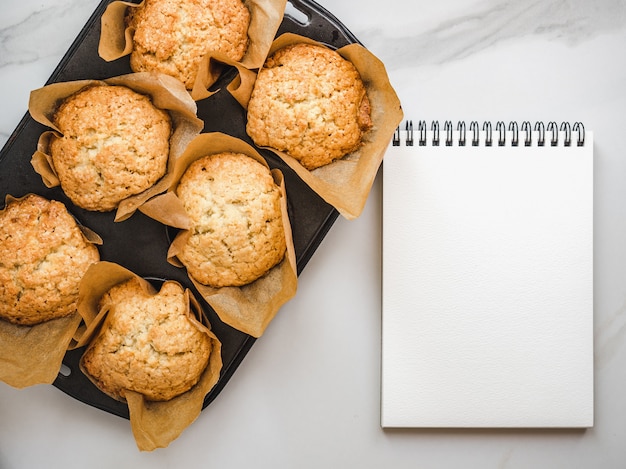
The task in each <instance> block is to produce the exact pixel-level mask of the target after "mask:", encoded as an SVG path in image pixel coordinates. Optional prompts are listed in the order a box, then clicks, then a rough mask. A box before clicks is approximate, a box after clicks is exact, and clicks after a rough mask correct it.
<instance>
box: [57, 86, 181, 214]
mask: <svg viewBox="0 0 626 469" xmlns="http://www.w3.org/2000/svg"><path fill="white" fill-rule="evenodd" d="M53 122H54V124H55V126H56V127H57V128H58V129H59V131H60V132H61V134H62V135H61V137H59V138H55V139H52V141H51V143H50V148H49V153H50V156H51V158H52V163H53V165H54V169H55V171H56V173H57V176H58V178H59V181H60V184H61V187H62V189H63V191H64V192H65V193H66V195H67V196H68V197H69V198H70V199H71V200H72V202H73V203H74V204H75V205H77V206H79V207H82V208H84V209H87V210H92V211H101V212H106V211H110V210H113V209H114V208H116V207H117V206H118V205H119V203H120V202H121V201H122V200H124V199H126V198H128V197H130V196H132V195H135V194H139V193H141V192H143V191H144V190H146V189H148V188H149V187H151V186H152V185H154V183H155V182H157V181H158V180H159V179H160V178H161V177H162V176H163V175H164V174H165V172H166V169H167V161H168V157H169V149H170V135H171V132H172V123H171V118H170V116H169V114H168V113H167V112H166V111H164V110H162V109H159V108H157V107H155V106H154V105H153V104H152V101H151V100H150V98H149V97H148V96H145V95H143V94H140V93H137V92H135V91H133V90H131V89H130V88H127V87H125V86H107V85H101V86H90V87H86V88H84V89H82V90H80V91H79V92H77V93H75V94H73V95H71V96H70V97H68V98H66V99H65V100H64V101H63V102H62V103H61V105H60V106H59V108H58V109H57V111H56V113H55V115H54V119H53Z"/></svg>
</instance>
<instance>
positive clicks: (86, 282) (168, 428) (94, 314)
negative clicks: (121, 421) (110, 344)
mask: <svg viewBox="0 0 626 469" xmlns="http://www.w3.org/2000/svg"><path fill="white" fill-rule="evenodd" d="M131 278H136V279H137V280H138V281H139V282H140V284H141V286H142V287H143V288H144V290H145V291H146V292H148V293H149V294H151V295H154V294H156V293H157V291H156V290H155V288H154V287H153V286H152V285H151V284H150V282H148V281H147V280H145V279H143V278H141V277H139V276H137V275H136V274H134V273H133V272H131V271H129V270H127V269H126V268H124V267H122V266H120V265H118V264H114V263H112V262H98V263H96V264H93V265H92V266H91V267H90V268H89V270H88V271H87V273H86V274H85V276H84V277H83V281H82V282H81V287H80V297H79V303H78V311H79V313H80V316H81V317H82V319H83V320H84V321H85V324H86V325H87V329H86V330H85V332H84V334H83V335H82V337H80V339H79V342H78V345H77V346H79V347H81V346H84V345H87V348H86V350H88V349H89V347H90V346H91V345H90V344H92V343H93V340H94V339H95V338H96V337H97V336H98V334H99V333H100V331H101V329H102V328H101V325H103V324H105V322H106V321H107V318H108V313H109V310H107V309H102V310H99V308H98V302H99V301H100V298H101V297H102V295H103V294H104V293H106V292H107V291H108V290H109V289H111V288H112V287H113V286H115V285H118V284H120V283H122V282H124V281H126V280H130V279H131ZM168 282H174V281H172V280H168ZM174 283H178V282H174ZM185 294H186V295H187V296H188V298H189V310H188V312H187V314H188V317H189V320H190V321H191V322H192V324H194V325H195V326H196V327H197V328H198V329H199V330H201V331H202V332H204V333H205V334H206V335H207V336H208V337H210V338H211V347H212V348H211V355H210V356H209V363H208V365H207V367H206V369H205V371H204V372H203V373H202V376H201V377H200V381H199V382H198V383H197V384H196V385H195V386H193V387H192V388H191V389H190V390H189V391H187V392H185V393H183V394H181V395H179V396H177V397H175V398H173V399H171V400H169V401H163V402H153V401H147V400H146V399H144V397H143V395H142V394H140V393H137V392H133V391H126V401H125V402H126V403H127V404H128V411H129V416H130V425H131V429H132V431H133V435H134V437H135V442H136V444H137V447H138V448H139V449H140V450H142V451H152V450H154V449H156V448H164V447H166V446H167V445H169V444H170V443H171V442H172V441H173V440H175V439H176V438H178V436H179V435H180V434H181V433H182V432H183V431H184V430H185V428H187V427H188V426H189V425H191V423H192V422H193V421H194V420H195V419H196V418H198V416H199V415H200V412H201V411H202V405H203V403H204V398H205V396H206V395H207V394H208V393H209V391H210V390H211V389H212V388H213V386H215V383H217V381H218V379H219V376H220V371H221V369H222V356H221V347H222V344H221V342H220V341H219V339H218V338H217V337H216V336H215V334H213V332H211V329H210V324H209V322H208V320H207V319H206V317H205V316H204V313H203V312H202V309H201V308H200V305H199V304H198V302H197V301H196V299H195V298H194V297H193V295H192V294H191V292H190V291H189V289H185ZM80 367H81V371H82V372H83V373H84V374H85V376H87V378H89V379H90V380H91V381H92V382H94V381H93V380H92V378H91V377H90V376H89V374H87V373H86V372H85V370H84V368H83V361H82V358H81V361H80ZM94 384H96V383H95V382H94ZM111 397H113V398H115V397H114V396H111Z"/></svg>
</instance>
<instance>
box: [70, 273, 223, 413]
mask: <svg viewBox="0 0 626 469" xmlns="http://www.w3.org/2000/svg"><path fill="white" fill-rule="evenodd" d="M188 301H189V299H188V297H187V295H186V294H185V292H184V290H183V288H182V287H181V286H180V285H179V284H178V283H175V282H165V283H164V284H163V286H162V287H161V290H160V291H159V292H158V293H156V294H154V295H150V294H149V293H148V292H146V291H145V290H144V289H143V288H142V287H141V285H140V284H139V281H138V280H137V279H135V278H133V279H131V280H128V281H126V282H123V283H121V284H119V285H116V286H114V287H113V288H111V289H110V290H109V291H108V292H107V293H105V294H104V295H103V296H102V298H101V299H100V305H99V306H100V309H103V308H106V309H108V315H107V318H106V320H105V322H104V323H103V326H102V331H101V332H100V334H99V335H98V336H97V337H96V338H95V339H94V341H93V343H92V344H90V345H89V347H88V348H87V351H86V352H85V354H84V355H83V358H82V366H83V368H84V369H85V371H86V372H87V374H88V375H89V376H90V377H91V378H92V379H94V380H95V382H96V383H97V386H98V387H99V388H100V389H102V391H104V392H105V393H107V394H108V395H110V396H113V397H115V398H116V399H124V392H125V390H131V391H135V392H138V393H141V394H143V395H144V396H145V397H146V399H148V400H150V401H166V400H170V399H172V398H174V397H176V396H178V395H180V394H182V393H184V392H186V391H188V390H189V389H191V388H192V387H193V386H194V385H195V384H196V383H197V382H198V380H199V379H200V376H201V374H202V373H203V371H204V369H205V368H206V366H207V364H208V361H209V355H210V354H211V341H210V338H209V336H208V335H207V334H206V333H204V332H203V331H202V330H200V328H199V327H198V325H197V324H195V323H193V322H192V321H191V320H190V319H189V317H188V316H187V311H188Z"/></svg>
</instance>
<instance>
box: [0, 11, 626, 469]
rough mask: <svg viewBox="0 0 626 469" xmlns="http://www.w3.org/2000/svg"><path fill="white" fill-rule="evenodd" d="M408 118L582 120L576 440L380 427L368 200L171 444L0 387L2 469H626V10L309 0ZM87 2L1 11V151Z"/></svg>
mask: <svg viewBox="0 0 626 469" xmlns="http://www.w3.org/2000/svg"><path fill="white" fill-rule="evenodd" d="M320 3H321V4H322V5H323V6H324V7H325V8H326V9H328V10H329V11H331V12H333V13H334V14H335V15H336V16H337V17H338V18H339V19H341V20H342V22H343V23H344V24H345V25H346V26H347V27H348V28H350V29H351V31H352V32H353V33H354V34H355V35H356V36H357V37H358V38H359V39H360V40H361V41H362V42H363V43H364V44H365V45H366V46H368V47H369V48H370V49H371V50H372V51H373V52H374V53H375V54H376V55H377V56H378V57H380V58H381V59H382V60H383V61H384V62H385V64H386V65H387V68H388V71H389V74H390V77H391V80H392V83H393V85H394V86H395V88H396V90H397V92H398V94H399V96H400V98H401V100H402V103H403V107H404V110H405V113H406V114H407V116H408V117H411V118H413V119H426V120H431V119H440V120H444V119H451V120H453V121H456V120H461V119H463V120H468V121H469V120H479V121H481V120H493V121H495V120H504V121H508V120H516V121H520V122H521V121H523V120H530V121H536V120H544V121H548V120H554V121H557V122H560V121H563V120H567V121H577V120H579V121H582V122H584V124H585V126H586V127H587V128H588V129H593V130H594V137H595V155H596V164H595V171H596V173H595V187H596V191H595V225H594V228H595V336H594V337H595V373H596V375H595V394H596V397H595V409H596V410H595V412H596V423H595V426H594V428H592V429H589V430H587V431H584V432H582V431H533V430H523V431H521V430H520V431H518V430H510V431H496V430H493V431H491V430H482V431H472V430H466V431H461V430H438V431H430V430H414V431H383V430H381V428H380V426H379V403H380V396H379V392H380V384H379V379H380V371H379V366H380V300H381V298H380V281H381V278H380V276H381V274H380V242H381V226H380V217H381V190H380V178H378V179H377V181H376V183H375V186H374V188H373V191H372V193H371V196H370V198H369V200H368V203H367V206H366V208H365V211H364V213H363V214H362V216H361V217H360V218H359V219H357V220H355V221H352V222H347V221H345V220H342V219H340V220H338V222H337V223H336V224H335V226H334V227H333V229H332V230H331V232H330V233H329V235H328V236H327V237H326V238H325V240H324V241H323V243H322V245H321V246H320V248H319V250H318V251H317V252H316V254H315V255H314V257H313V259H312V260H311V262H310V263H309V265H308V266H307V267H306V269H305V271H304V272H303V274H302V275H301V277H300V287H299V291H298V295H297V296H296V298H295V299H294V300H292V301H291V302H290V303H289V304H287V305H286V306H285V307H284V308H283V310H282V311H281V312H280V314H279V315H278V316H277V318H276V319H275V321H274V322H273V323H272V325H271V327H270V328H269V330H268V331H267V333H266V334H265V335H264V336H263V338H262V339H261V340H259V341H257V343H256V344H255V345H254V347H253V349H252V351H251V353H250V354H249V355H248V356H247V357H246V359H245V360H244V362H243V364H242V365H241V366H240V368H239V369H238V370H237V372H236V373H235V376H234V377H233V378H232V379H231V381H230V382H229V383H228V385H227V386H226V388H225V390H224V391H223V392H222V393H221V394H220V396H219V397H218V398H217V399H216V400H215V401H214V402H213V403H212V404H211V405H210V406H209V407H208V408H207V409H206V410H205V411H204V412H203V413H202V415H201V416H200V418H199V419H198V420H197V421H196V422H195V423H194V424H193V425H192V426H191V427H189V428H188V429H187V430H186V431H185V432H184V433H183V435H182V436H181V437H180V438H179V439H178V440H176V441H174V442H173V443H172V444H171V445H170V446H169V447H168V448H166V449H161V450H157V451H154V452H152V453H140V452H139V451H137V449H136V447H135V443H134V441H133V438H132V435H131V432H130V428H129V425H128V422H127V421H125V420H123V419H120V418H118V417H114V416H112V415H109V414H107V413H104V412H101V411H99V410H96V409H93V408H91V407H88V406H85V405H83V404H81V403H79V402H77V401H75V400H73V399H72V398H70V397H68V396H66V395H65V394H63V393H62V392H60V391H58V390H57V389H55V388H53V387H52V386H36V387H33V388H29V389H25V390H19V391H18V390H15V389H13V388H10V387H9V386H7V385H5V384H3V383H0V468H3V469H9V468H10V469H13V468H31V467H57V466H58V467H64V468H72V467H82V466H83V465H84V464H85V461H87V460H90V463H89V466H90V467H94V468H99V467H102V468H109V467H133V468H140V467H154V468H166V467H184V466H188V467H204V466H209V465H210V466H211V467H281V468H282V467H285V468H291V467H302V468H304V467H311V468H313V467H316V468H317V467H363V468H366V467H367V468H375V467H398V468H400V467H407V468H409V467H410V468H415V467H420V468H460V467H463V468H481V469H483V468H531V467H532V468H567V469H571V468H590V467H594V468H622V467H626V445H625V444H624V443H625V442H626V399H625V397H624V396H626V392H625V391H626V390H625V388H626V343H625V342H626V204H625V201H626V184H625V178H626V137H625V136H624V131H623V129H624V128H625V127H626V112H625V110H626V54H625V52H624V50H625V49H626V47H625V46H626V2H625V1H624V0H532V1H531V0H528V1H516V0H472V1H462V0H454V1H448V0H442V1H440V2H432V1H425V0H388V1H386V2H377V1H373V0H363V1H361V2H349V1H347V0H336V1H333V2H330V1H329V0H323V1H322V0H320ZM97 4H98V0H82V1H77V0H51V1H48V2H46V3H45V6H44V5H43V2H40V1H36V0H21V1H19V2H7V1H3V2H2V7H1V11H2V14H0V97H1V102H2V112H1V113H0V143H2V144H4V142H5V141H6V139H7V138H8V136H9V135H10V133H11V132H12V130H13V128H14V127H15V126H16V125H17V123H18V122H19V120H20V119H21V118H22V116H23V115H24V113H25V112H26V109H27V101H28V93H29V91H30V90H31V89H33V88H37V87H39V86H41V85H43V83H44V82H45V80H46V79H47V77H48V76H49V75H50V73H51V72H52V71H53V69H54V67H55V65H56V64H57V62H58V61H59V59H60V58H61V57H62V55H63V54H64V53H65V51H66V49H67V48H68V46H69V45H70V44H71V42H72V40H73V38H74V37H75V36H76V34H77V33H78V32H79V30H80V29H81V26H82V24H83V23H84V22H85V20H86V19H87V18H88V17H89V15H90V14H91V12H92V11H93V9H95V7H96V5H97Z"/></svg>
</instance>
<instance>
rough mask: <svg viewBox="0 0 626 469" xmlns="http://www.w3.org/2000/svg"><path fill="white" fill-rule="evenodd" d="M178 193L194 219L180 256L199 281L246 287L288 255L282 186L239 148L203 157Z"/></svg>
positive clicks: (187, 172)
mask: <svg viewBox="0 0 626 469" xmlns="http://www.w3.org/2000/svg"><path fill="white" fill-rule="evenodd" d="M176 194H177V196H178V198H179V199H180V201H181V202H182V204H183V206H184V209H185V211H186V212H187V215H188V216H189V218H190V220H191V228H190V229H189V231H188V239H187V242H186V244H185V245H184V246H183V247H182V249H181V252H180V253H178V255H177V257H178V259H179V260H180V262H181V263H182V264H183V265H184V266H185V267H186V268H187V271H188V273H189V275H190V276H191V277H193V278H194V279H195V280H197V281H198V282H200V283H202V284H204V285H209V286H211V287H215V288H219V287H226V286H242V285H246V284H248V283H251V282H253V281H255V280H257V279H258V278H260V277H261V276H263V275H264V274H265V273H267V272H268V271H269V270H270V269H271V268H272V267H274V266H275V265H276V264H278V263H279V262H280V261H281V260H282V259H283V257H284V255H285V250H286V239H285V231H284V227H283V220H282V212H281V202H280V201H281V193H280V188H279V187H278V186H277V185H276V184H275V182H274V179H273V177H272V174H271V172H270V170H269V169H268V168H267V167H266V166H264V165H263V164H261V163H260V162H258V161H256V160H255V159H253V158H251V157H249V156H247V155H245V154H242V153H234V152H224V153H217V154H213V155H209V156H205V157H201V158H200V159H198V160H196V161H194V162H193V163H192V164H191V165H190V166H189V167H188V168H187V170H186V171H185V173H184V174H183V176H182V177H181V180H180V182H179V184H178V186H177V188H176Z"/></svg>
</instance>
